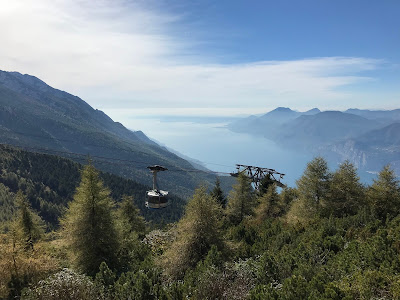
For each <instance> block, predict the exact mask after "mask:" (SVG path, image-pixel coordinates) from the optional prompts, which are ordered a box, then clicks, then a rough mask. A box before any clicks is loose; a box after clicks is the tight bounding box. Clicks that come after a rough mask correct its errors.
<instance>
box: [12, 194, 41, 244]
mask: <svg viewBox="0 0 400 300" xmlns="http://www.w3.org/2000/svg"><path fill="white" fill-rule="evenodd" d="M15 201H16V204H17V214H16V218H15V221H14V229H15V232H16V235H17V237H19V239H20V240H21V241H22V243H23V244H24V247H25V249H32V250H33V248H34V247H33V245H34V243H35V242H36V241H37V240H38V239H39V238H40V237H41V236H42V234H43V233H44V222H43V220H42V219H41V218H40V217H39V215H37V214H36V213H35V212H33V210H32V209H31V206H30V204H29V201H28V199H27V198H26V196H25V195H24V194H23V193H22V191H21V190H19V191H18V192H17V194H16V197H15Z"/></svg>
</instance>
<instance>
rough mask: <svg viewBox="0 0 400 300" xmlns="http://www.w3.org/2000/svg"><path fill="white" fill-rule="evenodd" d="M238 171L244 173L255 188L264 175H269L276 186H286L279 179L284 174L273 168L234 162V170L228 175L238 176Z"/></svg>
mask: <svg viewBox="0 0 400 300" xmlns="http://www.w3.org/2000/svg"><path fill="white" fill-rule="evenodd" d="M239 173H244V174H245V175H246V176H247V177H248V178H250V180H251V182H252V184H253V185H254V188H255V189H256V190H258V189H259V187H260V183H261V180H262V179H263V178H264V177H266V176H269V178H270V179H271V180H272V181H273V182H274V183H275V184H276V185H277V186H279V187H281V188H284V187H286V185H285V184H283V183H282V182H281V181H280V180H281V179H282V178H283V176H285V174H283V173H280V172H277V171H275V170H274V169H269V168H261V167H255V166H248V165H241V164H236V172H235V173H230V175H231V176H233V177H237V176H239ZM276 177H277V178H276Z"/></svg>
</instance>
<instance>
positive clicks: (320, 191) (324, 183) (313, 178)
mask: <svg viewBox="0 0 400 300" xmlns="http://www.w3.org/2000/svg"><path fill="white" fill-rule="evenodd" d="M330 178H331V175H330V173H329V169H328V163H327V162H326V160H324V159H323V158H322V157H316V158H314V159H313V160H312V161H311V162H309V163H308V164H307V168H306V170H305V171H304V174H303V176H301V178H300V179H299V180H297V190H298V193H299V197H300V198H301V199H302V201H304V205H305V207H307V209H309V210H310V211H312V212H313V213H315V212H320V209H321V204H322V202H323V201H324V200H325V199H326V197H327V195H328V191H329V183H330Z"/></svg>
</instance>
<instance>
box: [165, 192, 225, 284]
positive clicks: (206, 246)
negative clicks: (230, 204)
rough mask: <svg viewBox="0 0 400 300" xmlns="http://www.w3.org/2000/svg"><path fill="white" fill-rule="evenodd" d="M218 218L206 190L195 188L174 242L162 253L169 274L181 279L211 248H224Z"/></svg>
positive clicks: (218, 214)
mask: <svg viewBox="0 0 400 300" xmlns="http://www.w3.org/2000/svg"><path fill="white" fill-rule="evenodd" d="M220 218H221V208H220V206H219V204H218V203H217V202H216V201H215V199H214V198H213V197H211V196H210V195H209V194H208V193H207V191H206V188H205V187H201V188H198V189H196V191H195V193H194V195H193V198H192V199H191V200H190V201H189V202H188V204H187V206H186V209H185V215H184V216H183V218H182V219H181V220H180V221H179V223H178V225H177V232H178V236H177V239H176V240H175V241H174V242H173V243H172V245H171V247H170V248H169V249H168V250H167V251H166V253H165V254H164V264H165V268H166V272H167V274H168V275H170V276H172V277H173V278H182V277H183V276H184V274H185V271H186V270H187V269H189V268H193V267H195V266H196V265H197V263H198V262H199V261H201V260H202V259H204V258H205V257H206V256H207V254H208V252H209V251H210V249H211V247H212V246H216V247H217V249H218V250H222V249H223V240H222V233H221V222H220Z"/></svg>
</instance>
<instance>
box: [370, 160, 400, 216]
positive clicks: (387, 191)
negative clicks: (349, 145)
mask: <svg viewBox="0 0 400 300" xmlns="http://www.w3.org/2000/svg"><path fill="white" fill-rule="evenodd" d="M367 197H368V202H369V204H370V206H371V207H372V209H373V210H374V211H375V213H376V214H377V215H378V216H379V217H380V218H382V219H384V218H386V215H387V214H389V215H391V216H396V215H397V214H398V213H399V212H400V186H399V181H398V180H397V178H396V174H395V173H394V171H393V170H392V169H391V168H390V166H385V167H384V168H383V169H382V171H381V172H380V173H379V176H378V179H377V180H374V183H373V184H372V185H371V186H370V187H369V189H368V191H367Z"/></svg>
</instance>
